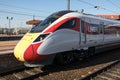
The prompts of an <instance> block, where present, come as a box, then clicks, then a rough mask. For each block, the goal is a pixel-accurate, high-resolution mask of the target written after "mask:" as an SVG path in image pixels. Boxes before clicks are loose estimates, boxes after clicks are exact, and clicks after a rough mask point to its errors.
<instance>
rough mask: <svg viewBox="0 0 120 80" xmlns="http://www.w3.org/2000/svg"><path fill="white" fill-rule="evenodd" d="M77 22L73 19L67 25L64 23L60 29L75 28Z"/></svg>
mask: <svg viewBox="0 0 120 80" xmlns="http://www.w3.org/2000/svg"><path fill="white" fill-rule="evenodd" d="M75 23H76V20H75V19H71V20H69V21H67V22H65V23H63V24H62V25H61V26H60V27H59V28H58V29H63V28H73V27H74V26H75Z"/></svg>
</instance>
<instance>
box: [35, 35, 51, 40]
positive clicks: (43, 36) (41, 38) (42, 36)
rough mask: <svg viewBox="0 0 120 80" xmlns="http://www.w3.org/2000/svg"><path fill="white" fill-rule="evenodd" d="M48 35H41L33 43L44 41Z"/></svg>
mask: <svg viewBox="0 0 120 80" xmlns="http://www.w3.org/2000/svg"><path fill="white" fill-rule="evenodd" d="M49 34H50V33H47V34H41V35H40V36H38V37H37V38H36V39H35V41H34V42H38V41H42V40H44V39H45V38H46V37H47V36H48V35H49Z"/></svg>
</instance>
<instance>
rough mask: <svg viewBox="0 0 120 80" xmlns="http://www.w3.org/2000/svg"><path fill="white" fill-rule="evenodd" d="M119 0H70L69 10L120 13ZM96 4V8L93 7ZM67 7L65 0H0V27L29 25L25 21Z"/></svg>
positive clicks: (43, 17) (92, 12) (45, 15)
mask: <svg viewBox="0 0 120 80" xmlns="http://www.w3.org/2000/svg"><path fill="white" fill-rule="evenodd" d="M119 4H120V0H70V10H75V11H76V10H77V11H81V10H82V9H84V12H85V13H88V14H94V15H96V14H120V5H119ZM96 6H97V8H95V7H96ZM66 9H67V0H0V27H4V28H8V27H9V20H8V19H7V18H6V17H7V16H8V17H9V18H11V17H13V19H12V20H10V22H11V28H15V27H27V28H29V27H31V25H26V21H28V20H32V19H33V16H35V19H37V20H44V19H45V18H46V17H47V16H49V15H50V14H52V13H54V12H56V11H60V10H66Z"/></svg>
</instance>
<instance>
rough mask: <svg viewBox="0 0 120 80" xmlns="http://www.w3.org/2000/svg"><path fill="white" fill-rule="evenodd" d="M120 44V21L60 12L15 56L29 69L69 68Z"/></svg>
mask: <svg viewBox="0 0 120 80" xmlns="http://www.w3.org/2000/svg"><path fill="white" fill-rule="evenodd" d="M119 43H120V21H116V20H110V19H105V18H102V17H97V16H94V15H89V14H84V13H79V12H76V11H70V10H69V11H68V10H65V11H59V12H56V13H53V14H52V15H50V16H48V17H47V18H46V19H45V20H44V21H42V22H41V23H40V24H38V25H36V26H34V27H33V28H32V29H31V30H30V31H29V32H28V33H27V34H26V35H25V36H24V37H23V38H22V39H21V41H20V42H19V43H18V44H17V46H16V47H15V49H14V55H15V57H16V58H17V59H18V60H19V61H23V62H25V65H26V66H30V67H34V66H39V65H48V64H51V63H52V62H54V61H55V62H57V63H58V64H59V63H60V64H67V63H71V62H73V61H74V60H75V59H79V58H81V57H86V56H89V55H93V54H94V53H96V52H98V51H101V50H104V49H109V48H111V47H112V46H116V45H119Z"/></svg>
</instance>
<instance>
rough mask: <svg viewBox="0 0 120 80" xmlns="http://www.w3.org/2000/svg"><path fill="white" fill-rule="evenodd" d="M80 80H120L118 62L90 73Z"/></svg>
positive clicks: (119, 64) (119, 62) (119, 63)
mask: <svg viewBox="0 0 120 80" xmlns="http://www.w3.org/2000/svg"><path fill="white" fill-rule="evenodd" d="M81 80H120V60H116V61H114V62H113V63H111V64H109V65H107V66H105V67H102V68H101V69H99V70H97V71H95V72H93V73H90V74H89V75H87V76H85V77H84V78H82V79H81Z"/></svg>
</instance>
